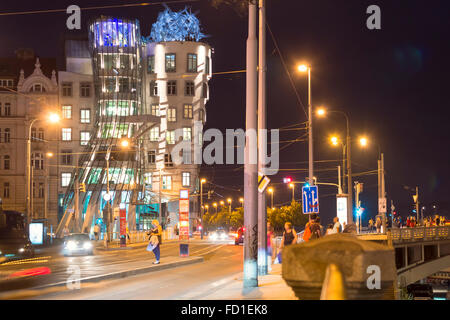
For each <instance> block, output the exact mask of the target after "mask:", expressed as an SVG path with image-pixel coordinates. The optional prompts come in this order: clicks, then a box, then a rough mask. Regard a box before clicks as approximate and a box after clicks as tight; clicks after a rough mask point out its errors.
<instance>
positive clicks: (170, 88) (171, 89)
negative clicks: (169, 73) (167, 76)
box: [167, 80, 177, 96]
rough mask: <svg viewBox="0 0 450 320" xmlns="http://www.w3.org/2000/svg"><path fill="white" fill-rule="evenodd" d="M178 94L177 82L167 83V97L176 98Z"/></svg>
mask: <svg viewBox="0 0 450 320" xmlns="http://www.w3.org/2000/svg"><path fill="white" fill-rule="evenodd" d="M176 94H177V82H176V81H175V80H170V81H167V95H168V96H175V95H176Z"/></svg>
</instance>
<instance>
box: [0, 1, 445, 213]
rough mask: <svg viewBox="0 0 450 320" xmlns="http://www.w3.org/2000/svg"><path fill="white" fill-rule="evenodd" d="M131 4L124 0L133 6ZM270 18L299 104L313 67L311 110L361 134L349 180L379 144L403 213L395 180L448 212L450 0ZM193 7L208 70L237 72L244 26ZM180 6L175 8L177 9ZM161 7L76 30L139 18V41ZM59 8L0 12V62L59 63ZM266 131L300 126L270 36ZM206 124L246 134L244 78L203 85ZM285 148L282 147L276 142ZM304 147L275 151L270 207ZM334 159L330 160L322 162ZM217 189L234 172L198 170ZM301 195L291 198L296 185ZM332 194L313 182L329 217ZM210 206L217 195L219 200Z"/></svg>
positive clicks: (296, 170) (404, 197)
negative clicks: (365, 143)
mask: <svg viewBox="0 0 450 320" xmlns="http://www.w3.org/2000/svg"><path fill="white" fill-rule="evenodd" d="M136 2H138V1H130V2H129V3H136ZM267 2H268V4H267V19H268V24H269V25H270V27H271V29H272V31H273V33H274V36H275V38H276V41H277V42H278V45H279V47H280V50H281V53H282V55H283V56H284V59H285V61H286V64H287V66H288V68H290V71H291V72H292V75H293V78H294V81H295V85H296V87H297V88H298V90H299V92H300V96H301V99H302V101H303V103H304V104H305V105H306V102H307V94H306V84H307V82H306V78H305V77H304V76H303V75H299V74H297V73H296V72H295V67H296V65H297V63H298V62H300V61H308V62H309V63H310V64H311V65H312V68H313V72H312V85H313V89H312V90H313V105H314V106H319V105H325V106H327V107H328V108H331V109H339V110H343V111H345V112H347V113H348V115H349V117H350V127H351V134H352V137H353V138H354V139H357V138H358V137H359V136H360V135H366V136H367V137H368V138H369V139H370V141H371V144H370V145H369V147H368V148H367V149H365V150H362V149H360V148H359V147H358V146H357V145H354V147H353V148H352V156H353V159H352V160H353V171H354V173H358V172H364V171H368V170H374V169H376V168H377V154H378V146H380V148H381V151H382V152H383V153H384V155H385V168H386V173H387V175H386V191H387V193H388V199H389V201H390V200H391V199H392V200H393V201H394V204H395V205H396V207H397V208H398V210H397V211H399V212H400V214H402V215H403V216H406V215H408V214H410V213H411V207H412V197H411V193H410V192H408V191H406V190H404V189H403V187H402V186H403V185H409V186H412V187H415V186H416V185H417V186H419V188H420V193H421V194H420V200H421V202H422V203H423V204H424V205H425V206H427V208H430V209H429V210H428V209H427V210H426V211H425V213H426V214H429V213H431V205H432V204H436V205H437V206H438V208H440V211H439V213H441V214H445V211H446V213H447V216H448V217H450V214H449V209H450V204H449V200H448V198H449V196H450V183H449V177H450V172H449V164H450V154H449V138H450V134H449V132H450V130H449V127H448V120H449V117H448V112H447V110H448V108H449V105H450V103H449V98H448V92H449V89H450V87H449V80H448V77H449V74H450V62H449V60H450V59H449V57H450V41H449V39H450V19H449V17H448V13H449V12H450V10H449V9H450V3H449V2H448V0H441V1H440V0H433V1H425V0H396V1H392V0H389V1H388V0H383V1H380V0H376V1H363V0H345V1H343V0H340V1H339V0H315V1H300V0H268V1H267ZM123 3H127V1H118V0H115V1H113V0H108V1H81V0H76V1H74V0H69V1H66V0H60V1H57V2H55V1H47V0H41V1H10V2H6V1H2V3H1V4H0V12H10V11H28V10H42V9H62V8H66V7H67V6H68V5H71V4H77V5H79V6H80V7H88V6H97V5H111V4H123ZM371 4H377V5H379V6H380V7H381V12H382V30H377V31H370V30H368V29H367V28H366V19H367V16H368V15H367V14H366V8H367V7H368V6H369V5H371ZM190 5H191V6H192V9H193V11H198V17H199V19H200V21H201V23H202V26H203V31H204V33H206V34H208V35H209V38H208V39H207V40H206V41H207V42H208V43H209V44H211V46H212V47H213V48H214V55H213V72H219V71H231V70H240V69H244V68H245V54H246V52H245V44H246V37H247V19H246V17H245V16H243V17H240V16H239V15H237V14H236V12H235V11H234V10H232V9H230V8H228V7H225V6H222V7H220V8H219V9H218V10H217V9H215V8H212V7H211V6H210V2H209V1H207V0H202V1H200V2H196V3H192V4H190ZM182 7H184V5H173V6H171V8H172V9H180V8H182ZM160 10H162V6H160V5H158V6H146V7H132V8H121V9H102V10H92V11H91V10H89V11H82V24H83V28H84V29H85V25H86V23H87V21H88V19H89V18H92V17H95V16H98V15H101V14H103V15H114V16H122V17H132V18H137V19H139V21H140V24H141V30H142V34H143V35H148V34H149V33H150V30H151V24H152V23H153V22H154V21H155V20H156V17H157V14H158V12H159V11H160ZM66 18H67V15H66V14H65V13H62V12H61V13H46V14H36V15H20V16H0V30H1V31H0V43H1V44H2V45H1V46H0V56H12V55H13V54H14V50H15V49H17V48H20V47H28V48H33V49H34V50H35V51H36V53H37V54H38V55H39V56H42V57H55V56H56V57H61V55H62V50H61V39H62V36H63V35H64V34H70V33H74V32H73V31H72V32H70V31H68V30H67V29H66V27H65V20H66ZM267 59H268V61H267V62H268V78H267V87H268V126H269V127H270V128H280V127H285V126H288V125H292V124H295V123H300V122H304V121H306V117H305V114H304V112H303V109H302V107H301V106H300V105H299V103H298V102H297V100H296V98H295V94H294V91H293V89H292V88H291V86H290V83H289V81H288V78H287V76H286V72H285V70H284V69H283V66H282V64H281V60H280V56H279V54H278V53H277V52H276V51H275V50H274V45H273V42H272V39H271V37H270V35H269V34H268V35H267ZM210 96H211V99H210V101H209V103H208V105H207V110H208V114H207V120H208V122H207V127H208V128H219V129H221V130H224V129H225V128H243V127H244V124H245V74H238V75H226V76H224V75H217V76H215V77H214V78H213V80H212V81H211V94H210ZM302 133H303V131H284V132H283V133H282V134H281V140H282V141H285V140H292V139H294V138H296V137H298V136H300V135H301V134H302ZM331 133H337V134H340V135H341V136H342V137H343V136H344V133H345V132H344V118H342V117H340V116H339V115H337V114H334V115H333V114H332V115H329V117H327V118H326V119H320V120H319V119H318V120H317V121H316V127H315V131H314V134H315V159H316V160H317V161H319V162H318V163H317V164H316V168H317V169H318V170H317V172H316V176H317V177H318V179H319V181H322V182H335V181H336V180H337V172H336V170H333V168H335V167H336V166H337V165H339V164H340V162H339V161H337V160H339V159H340V158H341V152H340V149H335V148H332V147H331V146H330V144H329V143H328V137H329V135H330V134H331ZM282 145H285V144H282ZM306 160H307V144H306V143H304V142H297V143H294V144H292V145H290V146H289V147H287V148H286V149H284V150H283V151H282V152H281V158H280V161H281V168H282V169H283V171H281V172H280V174H278V175H277V176H275V177H273V178H272V180H273V182H274V183H275V192H276V195H275V204H278V203H283V202H286V201H289V199H290V190H288V189H287V187H286V186H285V185H282V184H280V182H281V180H282V178H283V177H284V176H292V177H293V178H295V179H296V180H304V179H305V176H306V173H305V171H304V169H306V168H307V163H306ZM324 160H336V161H324ZM289 170H291V171H289ZM204 174H205V175H206V176H207V177H208V180H210V181H213V182H214V183H215V184H217V185H219V186H221V187H218V186H216V187H215V188H214V189H215V191H216V192H217V193H219V194H221V195H223V196H224V197H225V198H226V197H228V196H233V197H234V198H235V199H237V198H238V196H240V195H242V194H243V191H242V192H239V191H233V190H239V189H241V190H242V185H243V176H242V170H239V168H236V167H232V166H214V167H213V168H212V167H209V168H208V167H205V168H204ZM357 179H358V180H359V181H361V182H363V183H364V193H363V194H362V195H361V198H362V202H363V207H365V208H366V211H365V215H366V216H373V215H374V214H375V212H376V201H377V200H376V198H377V178H376V176H361V177H358V178H357ZM297 193H298V195H300V192H299V191H298V190H297ZM334 193H335V188H333V187H320V195H321V198H320V203H321V204H320V205H321V214H322V216H323V218H324V220H325V222H328V221H329V219H331V217H332V215H333V214H334V210H335V198H334V195H333V194H334ZM217 200H220V199H219V198H217Z"/></svg>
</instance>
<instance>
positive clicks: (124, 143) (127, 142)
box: [120, 138, 130, 148]
mask: <svg viewBox="0 0 450 320" xmlns="http://www.w3.org/2000/svg"><path fill="white" fill-rule="evenodd" d="M120 146H121V147H122V148H128V147H129V146H130V140H129V139H128V138H122V139H120Z"/></svg>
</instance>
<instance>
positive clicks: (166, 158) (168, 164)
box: [164, 153, 173, 167]
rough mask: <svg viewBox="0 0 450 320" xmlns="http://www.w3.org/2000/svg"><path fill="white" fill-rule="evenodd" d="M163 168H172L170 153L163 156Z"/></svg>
mask: <svg viewBox="0 0 450 320" xmlns="http://www.w3.org/2000/svg"><path fill="white" fill-rule="evenodd" d="M164 166H166V167H173V162H172V155H171V154H170V153H165V154H164Z"/></svg>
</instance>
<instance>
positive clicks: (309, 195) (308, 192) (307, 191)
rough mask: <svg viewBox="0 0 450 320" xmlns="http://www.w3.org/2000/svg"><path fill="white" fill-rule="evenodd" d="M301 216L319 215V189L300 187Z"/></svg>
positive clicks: (315, 187)
mask: <svg viewBox="0 0 450 320" xmlns="http://www.w3.org/2000/svg"><path fill="white" fill-rule="evenodd" d="M302 199H303V201H302V206H303V214H311V213H316V214H318V213H319V188H318V187H317V186H305V187H302Z"/></svg>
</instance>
